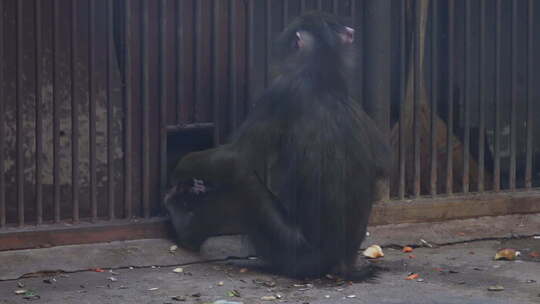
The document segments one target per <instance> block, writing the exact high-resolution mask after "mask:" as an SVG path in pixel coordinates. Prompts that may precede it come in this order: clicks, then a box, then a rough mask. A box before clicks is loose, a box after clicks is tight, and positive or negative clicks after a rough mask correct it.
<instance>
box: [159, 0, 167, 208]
mask: <svg viewBox="0 0 540 304" xmlns="http://www.w3.org/2000/svg"><path fill="white" fill-rule="evenodd" d="M166 4H167V1H166V0H161V1H160V19H161V23H160V28H159V30H160V33H159V37H160V51H161V54H160V56H159V61H160V63H159V68H160V72H161V75H160V77H159V78H160V84H161V86H160V96H159V97H160V103H159V105H160V126H159V127H160V128H159V135H160V141H159V142H160V149H159V152H160V157H159V159H160V166H159V168H160V171H159V173H160V178H159V194H160V195H159V198H160V201H161V202H163V200H164V198H165V191H166V188H167V100H168V95H167V93H168V87H167V68H166V67H167V59H166V58H167V45H166V33H167V32H166V31H167V25H168V23H169V20H168V17H167V5H166ZM160 205H161V204H160Z"/></svg>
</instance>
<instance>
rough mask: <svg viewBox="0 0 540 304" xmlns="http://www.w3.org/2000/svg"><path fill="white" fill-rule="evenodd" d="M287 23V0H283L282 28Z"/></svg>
mask: <svg viewBox="0 0 540 304" xmlns="http://www.w3.org/2000/svg"><path fill="white" fill-rule="evenodd" d="M288 24H289V0H283V28H286V27H287V25H288Z"/></svg>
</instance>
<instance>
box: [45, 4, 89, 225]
mask: <svg viewBox="0 0 540 304" xmlns="http://www.w3.org/2000/svg"><path fill="white" fill-rule="evenodd" d="M38 1H39V0H38ZM78 2H79V1H78V0H72V1H71V63H70V67H71V82H70V83H71V125H72V133H71V149H72V150H71V153H72V155H71V157H72V163H71V184H72V188H71V200H72V203H73V222H74V223H78V222H79V101H78V100H76V98H75V96H76V86H75V78H76V72H77V45H78V40H77V35H78V32H77V25H78V21H77V20H78V18H77V11H78V5H77V4H78Z"/></svg>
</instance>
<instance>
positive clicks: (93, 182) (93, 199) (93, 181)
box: [88, 1, 98, 222]
mask: <svg viewBox="0 0 540 304" xmlns="http://www.w3.org/2000/svg"><path fill="white" fill-rule="evenodd" d="M88 5H89V12H90V14H89V17H88V29H89V37H88V58H89V64H88V98H89V100H88V103H89V112H90V113H89V116H90V118H89V119H90V207H91V209H92V211H91V220H92V221H94V222H95V221H96V220H97V217H98V206H97V177H96V166H97V164H96V99H95V94H94V64H95V61H96V60H95V52H94V43H95V41H96V39H95V37H94V35H95V29H94V19H95V16H96V7H95V6H96V1H89V4H88Z"/></svg>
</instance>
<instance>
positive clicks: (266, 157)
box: [166, 13, 390, 277]
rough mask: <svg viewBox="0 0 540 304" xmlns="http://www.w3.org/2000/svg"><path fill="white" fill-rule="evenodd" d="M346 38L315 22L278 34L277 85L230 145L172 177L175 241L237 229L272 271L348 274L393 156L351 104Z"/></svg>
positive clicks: (193, 158)
mask: <svg viewBox="0 0 540 304" xmlns="http://www.w3.org/2000/svg"><path fill="white" fill-rule="evenodd" d="M352 37H353V32H352V31H351V29H349V28H346V27H345V26H343V25H342V24H341V23H339V22H338V20H337V19H336V18H334V17H333V16H330V15H326V14H321V13H310V14H306V15H303V16H301V17H299V18H297V19H296V20H295V21H294V22H293V23H292V24H291V25H290V26H289V27H287V29H286V30H285V31H284V32H283V33H282V34H281V36H280V37H279V39H278V41H277V44H276V58H279V59H280V62H279V63H278V65H277V66H278V75H279V76H277V77H276V79H275V81H274V82H273V83H272V85H271V86H270V87H269V88H268V89H267V90H266V92H265V93H264V95H263V96H262V97H261V98H260V99H259V101H258V102H257V105H256V107H255V108H254V110H253V111H252V112H251V113H250V115H249V117H248V118H247V120H246V121H245V122H244V124H243V125H242V126H241V128H240V129H239V130H238V132H237V133H236V134H235V136H234V137H233V139H232V141H231V142H230V144H227V145H224V146H221V147H219V148H216V149H212V150H206V151H202V152H195V153H192V154H190V155H188V156H186V157H185V158H184V159H182V160H181V161H180V163H179V164H178V166H177V168H176V169H175V172H174V175H173V178H172V181H173V188H172V189H171V191H170V192H169V195H168V197H167V199H166V207H167V209H168V211H169V213H170V216H171V219H172V223H173V225H174V227H175V230H176V232H177V234H178V237H179V242H180V244H182V245H184V246H188V247H191V248H195V249H196V248H198V247H199V246H200V245H201V244H202V242H203V241H204V240H205V239H206V238H207V237H208V236H210V235H213V234H216V233H220V232H222V231H223V230H224V229H226V228H227V227H230V226H236V227H237V228H238V229H240V230H242V231H244V232H246V233H247V234H248V235H249V237H250V240H251V241H252V243H253V245H254V247H255V249H256V251H257V254H258V255H260V256H261V257H262V258H263V259H264V260H266V261H267V262H269V264H270V265H271V266H272V267H273V269H275V270H277V271H279V272H280V273H283V274H286V275H290V276H295V277H298V276H313V275H314V276H319V275H324V274H326V273H329V272H332V271H337V272H339V273H342V274H344V275H349V276H350V275H351V274H352V273H354V263H355V260H356V257H357V250H358V248H359V246H360V244H361V243H362V241H363V239H364V236H365V233H366V226H367V223H368V218H369V215H370V212H371V206H372V204H373V201H374V190H375V182H376V180H377V179H379V178H381V177H384V176H386V174H387V172H388V168H389V165H390V150H389V146H388V144H387V142H386V139H385V137H384V136H383V134H382V133H380V132H379V131H378V129H377V128H376V125H375V123H374V122H373V121H372V120H371V119H370V118H369V117H368V116H367V115H366V114H365V112H364V111H363V110H362V109H361V107H360V105H359V103H357V102H355V101H353V100H352V99H351V97H350V95H349V90H348V85H347V84H348V80H349V78H350V77H351V76H350V74H349V71H351V69H352V67H353V64H354V60H353V59H354V56H353V54H354V51H353V44H352ZM194 179H196V180H194ZM357 273H359V274H361V275H364V274H366V273H365V272H363V271H360V272H357Z"/></svg>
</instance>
